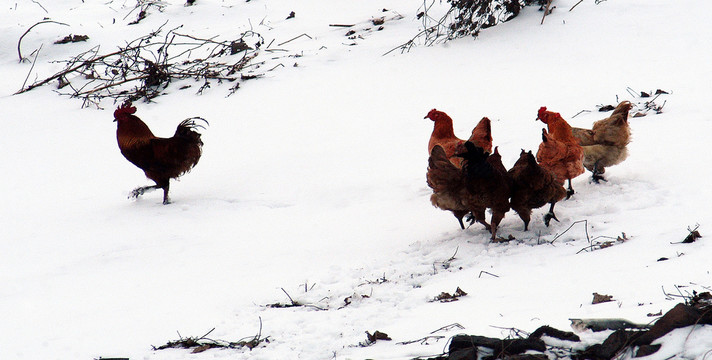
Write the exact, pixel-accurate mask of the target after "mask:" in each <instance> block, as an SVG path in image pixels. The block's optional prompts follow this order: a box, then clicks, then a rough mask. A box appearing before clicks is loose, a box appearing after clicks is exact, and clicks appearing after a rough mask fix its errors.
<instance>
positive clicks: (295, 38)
mask: <svg viewBox="0 0 712 360" xmlns="http://www.w3.org/2000/svg"><path fill="white" fill-rule="evenodd" d="M302 36H306V37H308V38H309V39H312V37H311V36H309V35H307V34H306V33H304V34H301V35H299V36H295V37H293V38H291V39H289V40H287V41H285V42H283V43H281V44H277V46H282V45H284V44H286V43H288V42H292V41H294V40H297V39H299V38H300V37H302Z"/></svg>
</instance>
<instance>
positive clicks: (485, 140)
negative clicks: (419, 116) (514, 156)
mask: <svg viewBox="0 0 712 360" xmlns="http://www.w3.org/2000/svg"><path fill="white" fill-rule="evenodd" d="M631 107H632V104H631V103H630V102H629V101H623V102H621V103H620V104H618V106H617V107H616V108H615V110H614V111H613V114H611V116H609V117H608V118H606V119H603V120H599V121H596V122H595V123H594V124H593V128H592V129H581V128H572V127H571V126H570V125H569V124H568V123H567V122H566V120H564V119H563V118H562V117H561V115H560V114H559V113H555V112H551V111H548V110H547V109H546V107H542V108H540V109H539V112H538V117H537V120H541V121H542V122H543V123H545V124H546V125H547V128H548V131H547V129H542V142H541V144H540V145H539V150H538V151H537V153H536V157H535V156H534V154H532V152H531V151H524V150H522V152H521V153H520V155H519V159H518V160H517V161H516V163H515V164H514V166H513V167H512V168H511V169H509V170H507V169H506V168H505V167H504V165H503V164H502V157H501V156H500V154H499V151H498V149H497V147H495V148H494V151H492V124H491V121H490V119H488V118H486V117H485V118H482V120H480V122H479V123H478V124H477V126H476V127H475V128H474V129H473V130H472V135H471V136H470V138H469V139H468V140H467V141H465V140H462V139H458V138H457V137H456V136H455V133H454V132H453V126H452V119H451V118H450V117H449V116H448V115H447V114H446V113H444V112H442V111H438V110H435V109H433V110H431V111H430V112H429V113H428V115H426V116H425V118H426V119H430V120H432V121H433V122H434V128H433V133H432V135H431V136H430V141H429V143H428V150H429V153H430V158H429V159H428V173H427V180H428V186H430V188H432V189H433V195H431V197H430V201H431V202H432V204H433V205H434V206H435V207H437V208H440V209H442V210H447V211H451V212H452V213H453V215H455V217H456V218H457V220H458V222H459V223H460V227H461V228H463V229H464V228H465V225H464V223H463V218H465V216H466V215H468V214H469V216H470V218H469V221H470V223H471V224H472V223H474V222H475V221H476V222H479V223H481V224H483V225H484V226H485V228H486V229H487V230H488V231H490V232H491V234H492V240H493V241H494V240H496V239H497V227H498V226H499V223H500V222H501V221H502V219H503V218H504V214H505V213H506V212H507V211H509V210H510V209H513V210H514V211H516V212H517V214H518V215H519V217H520V218H521V219H522V221H523V222H524V230H525V231H526V230H527V229H528V227H529V222H530V220H531V214H532V209H537V208H540V207H542V206H544V205H546V204H550V207H549V211H548V213H547V214H546V215H545V216H544V223H545V224H546V226H549V223H550V221H551V220H552V219H554V220H557V221H558V219H557V218H556V215H555V214H554V205H555V204H556V203H557V202H558V201H560V200H562V199H564V198H566V199H568V198H569V197H571V195H573V194H574V190H573V188H572V186H571V179H573V178H575V177H577V176H579V175H581V174H583V173H584V171H585V170H584V167H585V168H586V169H588V170H589V171H591V172H592V174H593V181H595V182H599V181H601V180H604V181H605V179H604V177H603V173H604V172H605V170H606V167H609V166H613V165H616V164H619V163H620V162H622V161H623V160H625V158H626V157H627V156H628V151H627V145H628V143H629V142H630V127H629V124H628V113H629V112H630V109H631ZM567 180H568V189H565V188H564V184H565V182H566V181H567ZM487 209H491V211H492V218H491V220H490V223H487V221H486V219H485V211H486V210H487Z"/></svg>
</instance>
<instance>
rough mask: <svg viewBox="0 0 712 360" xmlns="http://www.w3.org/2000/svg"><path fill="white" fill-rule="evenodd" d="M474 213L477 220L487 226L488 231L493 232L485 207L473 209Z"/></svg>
mask: <svg viewBox="0 0 712 360" xmlns="http://www.w3.org/2000/svg"><path fill="white" fill-rule="evenodd" d="M472 215H474V216H475V220H477V222H478V223H480V224H482V225H484V226H485V228H486V229H487V231H489V232H492V227H491V226H490V224H488V223H487V219H486V218H485V209H477V210H472Z"/></svg>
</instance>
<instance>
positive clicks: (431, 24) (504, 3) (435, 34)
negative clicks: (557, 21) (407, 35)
mask: <svg viewBox="0 0 712 360" xmlns="http://www.w3.org/2000/svg"><path fill="white" fill-rule="evenodd" d="M447 2H448V3H449V4H450V8H449V9H448V11H447V12H446V13H445V15H443V16H442V17H440V18H434V17H432V16H430V15H429V14H428V12H429V10H430V8H431V7H432V6H433V4H434V3H435V2H433V3H431V4H430V5H429V6H428V5H427V4H426V3H424V4H423V7H422V11H421V12H420V13H419V14H418V18H419V19H421V21H422V22H423V30H422V31H421V32H420V33H418V34H417V35H416V36H415V37H414V38H413V39H411V40H410V41H408V42H406V43H405V44H403V45H400V46H399V47H396V48H395V49H393V50H391V51H394V50H399V49H400V50H401V52H406V51H408V50H410V49H411V48H412V47H413V46H415V45H416V44H417V43H422V44H423V45H425V46H432V45H434V44H436V43H440V42H446V41H449V40H453V39H457V38H461V37H466V36H472V37H477V36H478V35H479V33H480V30H483V29H486V28H488V27H492V26H495V25H497V24H499V23H502V22H506V21H509V20H512V19H513V18H515V17H516V16H517V15H519V12H520V11H521V9H522V8H523V7H525V6H529V5H539V6H540V7H541V9H542V10H544V11H545V13H548V11H549V5H550V3H551V0H548V1H547V0H447ZM545 7H546V9H544V8H545ZM389 52H390V51H389Z"/></svg>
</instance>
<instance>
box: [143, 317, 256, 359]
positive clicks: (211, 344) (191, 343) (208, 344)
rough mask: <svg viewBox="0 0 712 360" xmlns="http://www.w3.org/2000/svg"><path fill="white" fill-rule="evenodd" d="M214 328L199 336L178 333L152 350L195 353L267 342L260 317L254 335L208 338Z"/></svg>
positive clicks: (252, 345) (248, 346) (252, 347)
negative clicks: (182, 350) (189, 350)
mask: <svg viewBox="0 0 712 360" xmlns="http://www.w3.org/2000/svg"><path fill="white" fill-rule="evenodd" d="M214 330H215V329H214V328H213V329H212V330H210V331H208V333H206V334H205V335H203V336H200V337H187V338H184V337H183V336H181V335H180V333H179V334H178V337H179V338H180V339H178V340H175V341H169V342H168V343H166V344H165V345H161V346H153V350H165V349H193V351H192V353H193V354H197V353H201V352H203V351H206V350H210V349H239V348H248V349H250V350H252V349H254V348H256V347H257V346H259V345H260V344H262V343H269V336H268V337H264V338H263V337H262V319H260V332H259V333H258V334H257V335H255V336H250V337H247V338H244V339H241V340H238V341H225V340H215V339H210V338H208V336H209V335H210V333H212V332H213V331H214Z"/></svg>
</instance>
